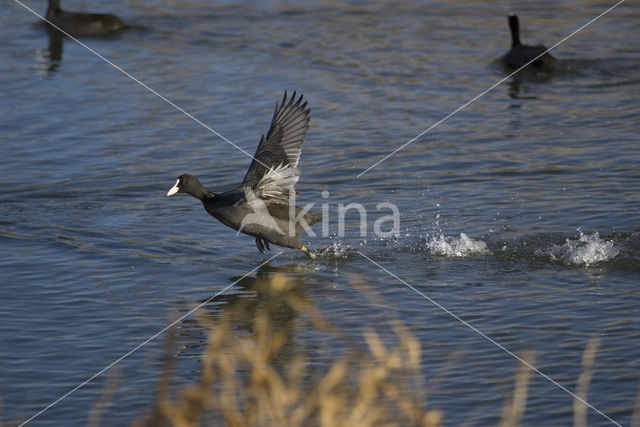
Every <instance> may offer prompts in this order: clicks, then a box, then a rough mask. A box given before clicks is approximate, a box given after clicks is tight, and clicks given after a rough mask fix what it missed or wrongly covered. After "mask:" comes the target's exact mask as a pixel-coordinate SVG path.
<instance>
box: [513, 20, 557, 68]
mask: <svg viewBox="0 0 640 427" xmlns="http://www.w3.org/2000/svg"><path fill="white" fill-rule="evenodd" d="M509 28H510V29H511V49H510V50H509V52H507V54H506V55H505V56H504V60H505V62H506V64H507V65H508V66H509V67H511V68H520V67H523V66H524V65H525V64H527V63H528V62H529V61H531V60H533V59H534V58H536V57H537V56H538V55H542V56H540V57H539V58H537V59H536V60H535V61H533V62H532V63H531V64H529V66H530V67H533V68H537V69H539V70H547V71H548V70H552V69H553V67H554V64H555V62H556V58H554V57H553V56H551V54H550V53H549V52H546V53H544V52H545V51H546V50H547V48H546V47H544V46H543V45H541V44H540V45H537V46H529V45H526V44H522V43H520V25H519V23H518V15H509Z"/></svg>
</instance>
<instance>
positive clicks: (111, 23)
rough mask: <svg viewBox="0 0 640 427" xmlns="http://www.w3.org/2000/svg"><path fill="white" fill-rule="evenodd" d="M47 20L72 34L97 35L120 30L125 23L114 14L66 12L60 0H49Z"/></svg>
mask: <svg viewBox="0 0 640 427" xmlns="http://www.w3.org/2000/svg"><path fill="white" fill-rule="evenodd" d="M46 18H47V21H49V22H51V23H52V24H54V25H55V26H56V27H58V28H60V29H61V30H63V31H65V32H66V33H68V34H69V35H72V36H99V35H103V34H108V33H113V32H115V31H120V30H122V29H123V28H124V27H125V25H124V24H123V23H122V21H121V20H120V18H118V17H117V16H115V15H110V14H105V13H84V12H66V11H64V10H62V9H60V0H49V7H48V8H47V16H46Z"/></svg>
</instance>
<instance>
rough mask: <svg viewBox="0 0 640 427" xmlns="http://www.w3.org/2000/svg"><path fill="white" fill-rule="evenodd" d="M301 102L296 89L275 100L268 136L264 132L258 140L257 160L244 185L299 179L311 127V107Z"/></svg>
mask: <svg viewBox="0 0 640 427" xmlns="http://www.w3.org/2000/svg"><path fill="white" fill-rule="evenodd" d="M306 106H307V103H306V102H305V103H302V95H300V97H299V98H298V100H296V93H295V92H293V95H292V96H291V98H289V99H288V100H287V92H285V93H284V97H283V98H282V102H281V103H280V104H278V103H276V108H275V111H274V112H273V118H272V119H271V126H269V131H268V132H267V136H266V138H265V136H264V135H263V136H262V138H261V139H260V143H259V144H258V149H257V150H256V154H255V156H254V160H253V161H252V162H251V166H249V170H248V171H247V175H245V177H244V181H243V182H242V185H243V186H245V187H262V186H263V184H265V183H263V182H262V181H264V180H267V181H269V182H270V183H271V184H275V183H277V182H278V181H279V179H278V178H281V180H282V181H283V182H282V184H291V181H292V179H293V178H294V175H295V179H294V180H293V183H292V184H291V185H293V184H295V182H296V181H297V180H298V175H299V173H300V172H299V170H298V160H299V159H300V152H301V151H302V143H303V141H304V137H305V136H306V135H307V129H309V109H308V108H306Z"/></svg>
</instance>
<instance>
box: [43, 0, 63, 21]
mask: <svg viewBox="0 0 640 427" xmlns="http://www.w3.org/2000/svg"><path fill="white" fill-rule="evenodd" d="M59 12H60V0H49V7H47V16H46V18H47V21H53V20H54V19H55V17H56V15H58V13H59Z"/></svg>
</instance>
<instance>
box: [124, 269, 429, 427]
mask: <svg viewBox="0 0 640 427" xmlns="http://www.w3.org/2000/svg"><path fill="white" fill-rule="evenodd" d="M292 286H295V284H292V283H290V282H289V280H288V279H287V278H286V277H285V276H283V275H275V276H274V277H273V279H272V280H271V281H270V283H269V285H268V287H269V289H268V292H275V293H277V294H278V295H279V297H281V298H282V301H286V304H287V305H288V306H289V307H290V308H291V309H293V310H296V311H298V312H300V313H304V315H305V316H306V318H307V319H308V321H309V323H310V325H312V326H313V327H314V328H315V329H316V330H319V331H322V332H323V333H329V334H333V335H334V338H335V339H336V340H341V341H342V342H343V343H345V342H346V338H345V337H344V336H342V334H340V333H339V332H337V331H335V330H334V329H332V327H331V326H330V325H329V324H328V323H327V322H326V321H325V320H324V319H323V318H322V317H321V316H320V315H319V313H317V312H316V311H315V310H314V309H313V308H312V307H311V306H310V305H309V304H308V303H306V302H305V300H304V299H303V298H299V297H297V296H296V295H295V293H294V292H289V291H290V290H291V289H290V288H291V287H292ZM199 322H200V324H201V325H202V326H203V327H205V328H207V330H208V331H209V333H208V334H209V336H208V343H207V347H206V351H205V353H204V355H203V360H202V370H201V374H200V378H199V381H198V382H197V383H196V384H192V385H189V386H186V387H183V388H182V389H181V390H180V391H179V393H178V395H177V396H175V397H171V396H170V389H171V387H170V381H171V377H172V358H171V357H169V356H167V357H166V358H165V362H164V369H163V374H162V376H161V378H160V380H159V383H158V392H157V396H156V403H155V406H154V408H153V410H152V411H151V414H149V415H147V416H145V417H143V418H142V419H140V420H138V421H137V422H135V423H134V425H135V426H149V425H153V426H161V425H167V426H175V427H187V426H189V427H191V426H200V425H226V426H233V427H235V426H238V427H239V426H276V425H277V426H290V427H295V426H307V425H320V426H343V425H357V426H364V427H366V426H374V425H375V426H380V425H386V426H400V425H402V426H412V425H413V426H425V427H436V426H440V425H441V423H442V413H441V412H440V411H438V410H429V409H427V408H426V407H425V403H424V400H425V399H424V397H425V396H424V394H423V387H422V382H421V381H420V380H419V378H421V377H422V375H421V372H420V355H421V353H420V352H421V350H420V343H419V342H418V340H417V339H415V337H413V335H411V333H410V332H409V331H408V330H407V329H406V328H405V327H403V326H402V325H401V324H400V323H398V322H394V323H393V325H392V327H393V330H394V331H395V334H396V335H397V342H396V344H395V345H394V346H393V347H389V346H387V345H385V344H384V342H383V340H382V339H381V337H380V336H379V335H378V334H377V333H376V332H375V331H373V330H369V331H367V332H365V334H364V342H365V343H366V345H365V346H364V347H365V348H364V349H358V348H356V347H355V346H354V345H353V344H350V345H349V348H348V351H347V352H346V353H345V354H344V355H342V356H341V357H340V358H339V359H338V360H334V361H333V362H332V363H330V364H329V366H328V369H327V370H326V372H324V373H323V374H322V375H321V376H320V378H319V379H316V380H310V375H309V370H308V366H307V361H306V360H305V358H304V357H303V356H301V355H297V356H294V357H293V359H291V360H289V361H287V363H286V366H284V367H281V368H278V367H277V366H278V365H277V364H274V363H273V361H274V358H275V357H276V356H277V355H278V354H279V353H280V352H281V350H282V347H283V346H284V345H285V344H286V342H287V337H286V335H285V334H284V333H283V332H280V331H279V330H277V328H275V327H274V322H273V321H272V319H271V318H270V316H269V310H262V311H258V312H257V313H256V317H255V320H254V322H253V333H252V334H251V335H249V336H242V335H239V334H237V333H235V331H234V329H233V328H232V325H231V324H230V322H228V321H226V320H220V319H213V318H211V317H209V316H205V315H201V316H200V317H199ZM172 341H173V340H171V339H170V340H167V351H166V352H165V353H166V354H167V355H171V354H172V351H171V350H172V348H173V346H174V343H173V342H172Z"/></svg>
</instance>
